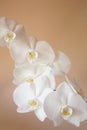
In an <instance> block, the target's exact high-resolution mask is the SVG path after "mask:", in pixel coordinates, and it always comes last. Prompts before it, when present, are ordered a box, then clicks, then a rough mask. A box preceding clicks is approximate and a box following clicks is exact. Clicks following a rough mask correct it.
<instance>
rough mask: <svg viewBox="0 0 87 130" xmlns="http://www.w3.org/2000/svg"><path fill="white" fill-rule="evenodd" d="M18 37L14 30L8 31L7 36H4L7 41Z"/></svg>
mask: <svg viewBox="0 0 87 130" xmlns="http://www.w3.org/2000/svg"><path fill="white" fill-rule="evenodd" d="M15 37H16V34H15V33H14V32H11V31H10V32H8V33H7V34H6V35H5V36H4V40H5V41H6V42H9V41H11V40H14V38H15Z"/></svg>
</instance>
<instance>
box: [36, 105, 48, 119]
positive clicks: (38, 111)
mask: <svg viewBox="0 0 87 130" xmlns="http://www.w3.org/2000/svg"><path fill="white" fill-rule="evenodd" d="M34 112H35V115H36V116H37V118H38V119H39V120H40V121H44V120H45V118H46V117H47V116H46V114H45V112H44V110H43V107H41V108H38V109H36V110H35V111H34Z"/></svg>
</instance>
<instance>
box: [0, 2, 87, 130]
mask: <svg viewBox="0 0 87 130" xmlns="http://www.w3.org/2000/svg"><path fill="white" fill-rule="evenodd" d="M0 16H6V17H7V18H9V19H13V20H16V21H17V22H18V23H20V24H23V25H24V27H25V29H26V32H27V33H28V34H29V35H34V36H36V37H37V39H38V40H46V41H48V42H49V43H50V45H51V46H52V47H53V49H54V50H56V51H57V50H61V51H63V52H65V53H66V54H67V55H68V56H69V58H70V59H71V61H72V68H71V71H70V73H69V74H70V75H71V76H72V77H74V78H75V80H76V81H77V82H78V84H79V86H80V87H81V88H82V90H83V92H84V95H85V99H86V100H87V0H14V1H13V0H0ZM13 68H14V62H13V60H12V59H11V57H10V54H9V51H8V49H7V48H6V47H3V48H0V130H48V129H50V130H57V129H58V130H65V129H66V130H78V129H79V130H87V121H85V122H84V123H82V124H81V126H80V128H76V127H74V126H72V125H69V124H67V123H64V124H63V125H61V126H59V127H57V128H54V126H53V124H52V122H50V121H49V120H46V121H45V122H44V123H41V122H40V121H39V120H37V118H36V117H35V116H34V114H33V113H27V114H18V113H17V112H16V105H15V104H14V103H13V100H12V93H13V90H14V88H15V86H14V85H13V84H12V79H13V73H12V72H13Z"/></svg>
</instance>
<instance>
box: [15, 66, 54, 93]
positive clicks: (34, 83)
mask: <svg viewBox="0 0 87 130" xmlns="http://www.w3.org/2000/svg"><path fill="white" fill-rule="evenodd" d="M13 82H14V84H16V85H19V84H21V83H27V85H29V86H31V87H33V88H35V90H36V95H40V94H41V93H42V92H43V90H44V89H45V88H47V87H50V88H52V89H55V77H54V75H53V74H52V73H51V72H50V70H48V69H47V70H45V67H44V66H43V67H42V66H25V67H17V68H15V70H14V81H13Z"/></svg>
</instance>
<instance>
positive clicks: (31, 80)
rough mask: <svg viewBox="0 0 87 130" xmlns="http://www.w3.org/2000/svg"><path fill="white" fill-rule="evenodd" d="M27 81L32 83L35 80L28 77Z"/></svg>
mask: <svg viewBox="0 0 87 130" xmlns="http://www.w3.org/2000/svg"><path fill="white" fill-rule="evenodd" d="M26 82H28V83H30V84H32V83H33V82H34V80H33V79H27V80H26Z"/></svg>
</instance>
